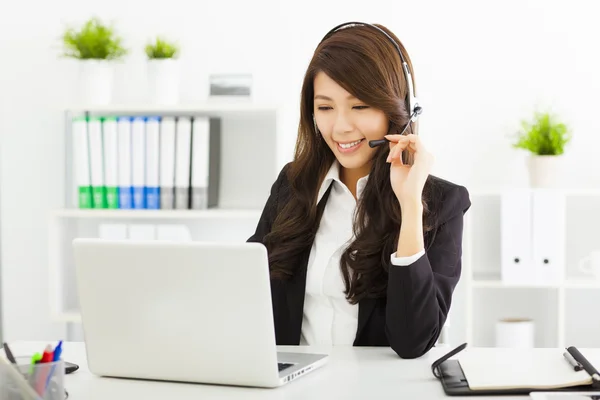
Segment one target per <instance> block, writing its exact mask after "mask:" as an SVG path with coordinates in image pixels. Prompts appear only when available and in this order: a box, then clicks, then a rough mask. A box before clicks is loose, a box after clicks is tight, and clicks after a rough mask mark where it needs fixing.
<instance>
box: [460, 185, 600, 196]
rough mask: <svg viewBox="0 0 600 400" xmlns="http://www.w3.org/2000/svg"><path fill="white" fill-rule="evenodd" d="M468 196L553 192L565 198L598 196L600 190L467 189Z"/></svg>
mask: <svg viewBox="0 0 600 400" xmlns="http://www.w3.org/2000/svg"><path fill="white" fill-rule="evenodd" d="M467 189H468V190H469V194H471V195H473V196H482V197H483V196H500V195H501V194H502V193H504V192H507V191H513V190H528V191H531V192H536V191H542V192H544V191H545V192H555V193H561V194H563V195H565V196H594V197H595V196H600V189H596V188H556V189H550V188H548V189H544V188H539V189H538V188H528V187H496V188H485V187H479V188H469V187H467Z"/></svg>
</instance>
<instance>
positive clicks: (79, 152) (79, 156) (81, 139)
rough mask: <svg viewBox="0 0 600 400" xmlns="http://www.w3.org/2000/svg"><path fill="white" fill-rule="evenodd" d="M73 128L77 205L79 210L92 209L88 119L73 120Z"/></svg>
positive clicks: (78, 118)
mask: <svg viewBox="0 0 600 400" xmlns="http://www.w3.org/2000/svg"><path fill="white" fill-rule="evenodd" d="M71 127H72V137H73V168H74V171H75V184H76V186H77V204H78V206H79V208H92V207H93V201H92V180H91V179H92V178H91V176H90V157H89V145H88V132H87V119H86V118H85V117H77V118H73V121H72V122H71Z"/></svg>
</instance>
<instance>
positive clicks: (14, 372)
mask: <svg viewBox="0 0 600 400" xmlns="http://www.w3.org/2000/svg"><path fill="white" fill-rule="evenodd" d="M64 381H65V364H64V361H63V360H59V361H54V362H48V363H39V364H35V365H32V364H31V363H29V362H28V360H27V359H24V358H23V359H17V364H8V363H0V399H1V400H65V398H66V397H67V396H66V391H65V385H64Z"/></svg>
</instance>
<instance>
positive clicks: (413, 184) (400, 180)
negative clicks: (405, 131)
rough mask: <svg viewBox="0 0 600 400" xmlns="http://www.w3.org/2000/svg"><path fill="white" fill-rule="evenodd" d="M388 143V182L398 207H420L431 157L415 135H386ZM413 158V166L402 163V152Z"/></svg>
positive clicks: (431, 162) (431, 161) (431, 160)
mask: <svg viewBox="0 0 600 400" xmlns="http://www.w3.org/2000/svg"><path fill="white" fill-rule="evenodd" d="M385 138H386V139H388V140H389V141H390V143H389V145H390V154H389V156H388V158H387V162H389V163H391V166H390V181H391V184H392V190H393V191H394V193H395V194H396V197H397V198H398V201H399V202H400V206H401V207H402V206H403V205H404V206H420V205H421V196H422V194H423V187H424V186H425V182H426V181H427V177H428V176H429V173H430V171H431V167H432V165H433V160H434V158H433V155H432V154H431V153H429V152H428V151H427V149H425V147H424V146H423V143H422V142H421V140H420V139H419V137H418V136H417V135H413V134H411V135H386V136H385ZM405 149H408V151H409V152H410V153H411V154H412V155H413V156H414V162H413V165H405V164H404V163H403V162H402V151H403V150H405Z"/></svg>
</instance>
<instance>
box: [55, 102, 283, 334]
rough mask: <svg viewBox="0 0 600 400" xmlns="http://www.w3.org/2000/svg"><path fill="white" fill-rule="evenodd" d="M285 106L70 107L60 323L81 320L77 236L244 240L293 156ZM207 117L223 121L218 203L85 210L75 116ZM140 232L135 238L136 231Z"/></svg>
mask: <svg viewBox="0 0 600 400" xmlns="http://www.w3.org/2000/svg"><path fill="white" fill-rule="evenodd" d="M279 113H280V112H279V109H278V107H276V106H275V105H272V104H257V103H253V102H250V101H225V100H217V101H209V102H204V103H193V104H181V105H176V106H158V105H151V104H114V105H110V106H86V105H80V104H78V105H73V106H68V107H65V165H64V171H65V174H64V183H65V200H64V205H63V207H61V208H58V209H56V210H52V211H51V212H50V213H49V215H48V221H47V222H48V268H49V279H50V287H49V295H50V298H49V305H50V313H51V317H52V318H53V320H54V321H58V322H63V323H67V327H70V326H71V325H72V324H74V323H75V324H77V323H79V322H80V316H79V312H78V307H77V304H78V299H77V293H76V286H75V273H74V261H73V257H72V249H71V245H72V241H73V239H75V238H94V237H106V238H111V237H112V238H119V239H120V238H140V237H139V234H140V232H143V235H142V238H145V237H144V236H148V237H149V238H151V239H173V240H210V241H222V242H224V241H227V242H230V241H245V240H247V239H248V238H249V237H250V236H251V235H252V234H253V233H254V230H255V228H256V224H257V223H258V220H259V218H260V214H261V212H262V208H263V206H264V203H265V201H266V200H267V197H268V195H269V191H270V189H271V185H272V184H273V182H274V180H275V179H276V177H277V174H278V173H279V171H280V169H281V168H282V167H283V165H284V164H285V162H286V160H285V158H284V157H283V156H282V152H281V151H280V149H281V147H282V139H284V136H283V135H282V132H281V131H282V129H281V121H280V116H279ZM80 115H88V116H99V117H103V116H117V117H118V116H131V117H134V116H174V117H177V116H191V117H194V116H208V117H211V118H218V119H219V120H220V127H221V129H220V138H221V147H220V154H219V157H220V159H221V162H220V164H221V166H220V179H219V204H218V206H217V207H215V208H210V209H202V210H196V209H195V210H136V209H131V210H122V209H79V208H78V207H77V204H76V196H75V193H76V187H75V182H74V173H73V162H72V160H73V155H72V139H71V134H72V132H71V129H70V128H71V124H70V122H71V119H72V118H73V117H75V116H80ZM134 232H137V233H136V235H137V236H136V237H133V236H134V234H133V233H134Z"/></svg>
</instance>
